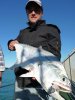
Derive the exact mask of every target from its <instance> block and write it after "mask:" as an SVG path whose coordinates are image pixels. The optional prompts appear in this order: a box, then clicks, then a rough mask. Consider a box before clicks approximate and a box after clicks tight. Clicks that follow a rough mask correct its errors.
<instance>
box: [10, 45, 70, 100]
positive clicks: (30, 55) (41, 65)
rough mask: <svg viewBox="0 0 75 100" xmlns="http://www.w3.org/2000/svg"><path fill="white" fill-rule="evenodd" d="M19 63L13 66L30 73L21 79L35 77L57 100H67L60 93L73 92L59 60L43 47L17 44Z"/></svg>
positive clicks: (23, 75)
mask: <svg viewBox="0 0 75 100" xmlns="http://www.w3.org/2000/svg"><path fill="white" fill-rule="evenodd" d="M15 49H16V56H17V61H16V63H15V64H14V65H13V66H12V68H14V67H19V66H21V67H23V68H25V69H27V70H30V72H28V73H26V74H22V75H21V76H20V77H35V78H36V80H37V81H38V82H39V83H40V84H41V86H42V87H43V89H44V90H45V91H46V92H47V93H48V94H49V95H50V96H52V97H54V98H55V99H57V100H65V99H64V98H63V97H61V96H60V95H59V91H63V92H68V93H70V92H71V84H70V81H69V79H68V76H67V74H66V71H65V69H64V67H63V65H62V63H60V62H59V61H58V60H57V58H56V57H55V56H54V55H53V54H52V53H50V52H48V51H45V50H43V49H42V48H41V47H39V48H35V47H32V46H29V45H25V44H15Z"/></svg>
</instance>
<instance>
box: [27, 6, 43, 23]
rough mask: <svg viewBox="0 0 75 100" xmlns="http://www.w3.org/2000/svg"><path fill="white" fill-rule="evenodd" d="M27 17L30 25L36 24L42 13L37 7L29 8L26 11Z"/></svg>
mask: <svg viewBox="0 0 75 100" xmlns="http://www.w3.org/2000/svg"><path fill="white" fill-rule="evenodd" d="M27 15H28V19H29V21H30V22H31V23H36V22H37V21H38V20H40V19H41V18H42V11H41V9H40V8H39V7H30V8H29V9H27Z"/></svg>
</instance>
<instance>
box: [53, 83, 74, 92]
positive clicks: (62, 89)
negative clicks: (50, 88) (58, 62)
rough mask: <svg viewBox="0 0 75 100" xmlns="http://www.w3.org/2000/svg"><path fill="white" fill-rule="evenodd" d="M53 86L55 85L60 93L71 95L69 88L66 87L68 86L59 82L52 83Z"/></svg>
mask: <svg viewBox="0 0 75 100" xmlns="http://www.w3.org/2000/svg"><path fill="white" fill-rule="evenodd" d="M53 84H55V85H57V86H58V87H59V91H62V92H68V93H71V91H72V90H71V86H68V85H64V84H63V83H60V82H53Z"/></svg>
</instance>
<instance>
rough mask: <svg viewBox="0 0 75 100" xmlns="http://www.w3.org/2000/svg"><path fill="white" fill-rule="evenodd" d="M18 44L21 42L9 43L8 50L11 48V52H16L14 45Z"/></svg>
mask: <svg viewBox="0 0 75 100" xmlns="http://www.w3.org/2000/svg"><path fill="white" fill-rule="evenodd" d="M16 43H19V42H18V41H17V40H13V41H11V42H10V43H9V45H8V48H9V49H10V50H14V45H15V44H16Z"/></svg>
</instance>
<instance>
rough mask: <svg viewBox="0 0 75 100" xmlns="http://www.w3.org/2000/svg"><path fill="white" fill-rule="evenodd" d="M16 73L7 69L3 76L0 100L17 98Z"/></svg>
mask: <svg viewBox="0 0 75 100" xmlns="http://www.w3.org/2000/svg"><path fill="white" fill-rule="evenodd" d="M14 91H15V75H14V71H13V70H10V69H6V70H5V71H4V72H3V74H2V86H1V87H0V100H14V98H15V93H14Z"/></svg>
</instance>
